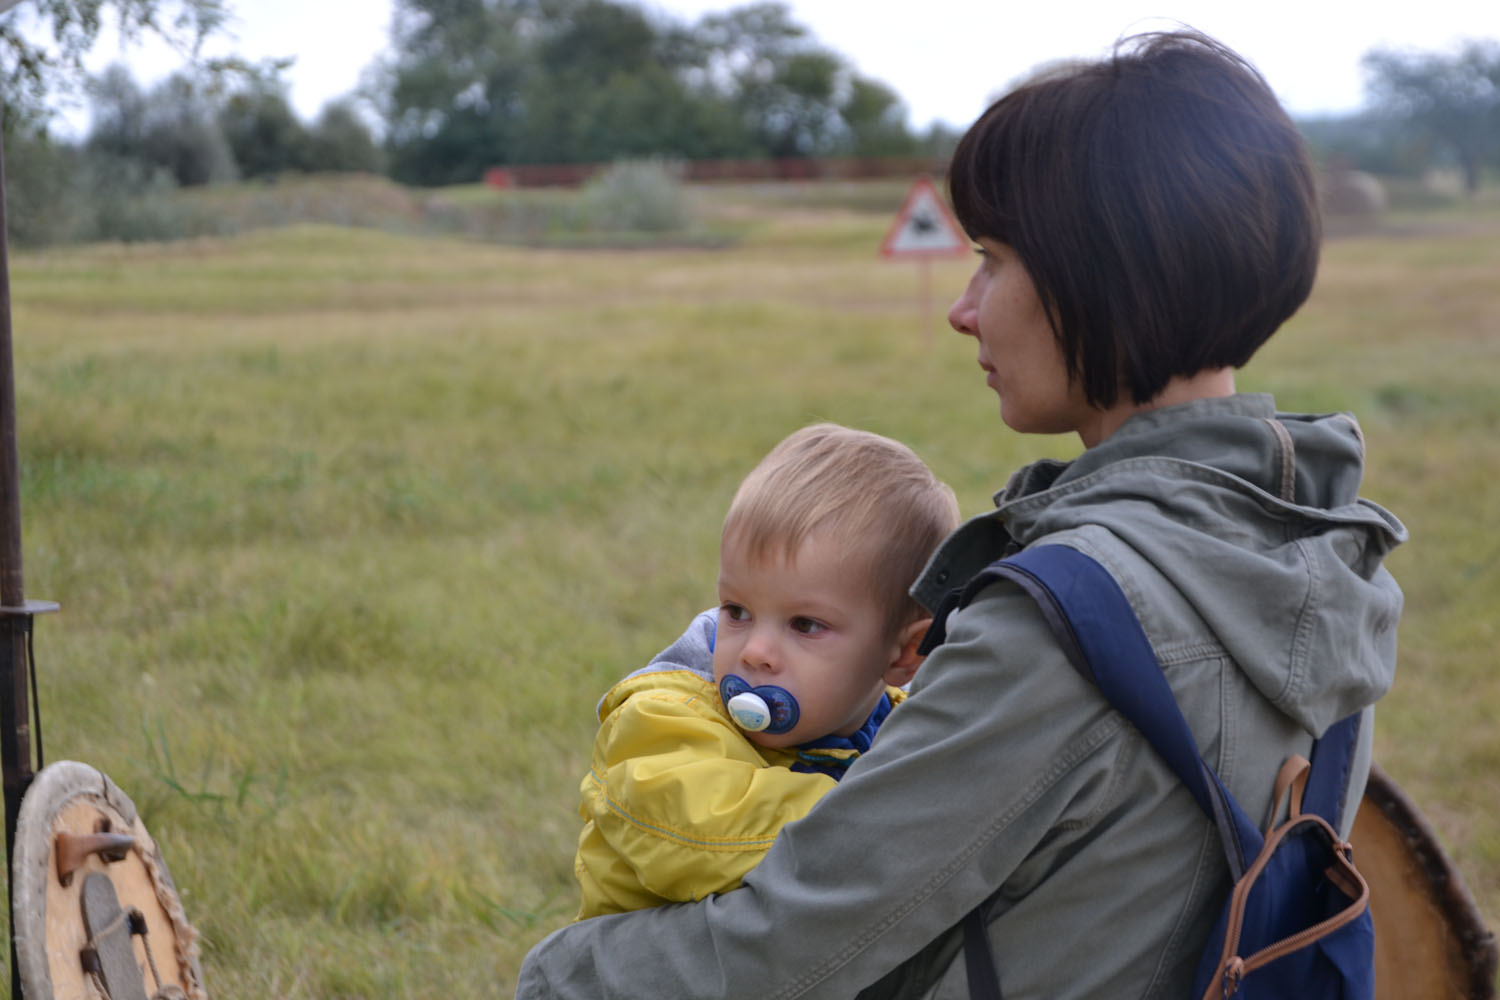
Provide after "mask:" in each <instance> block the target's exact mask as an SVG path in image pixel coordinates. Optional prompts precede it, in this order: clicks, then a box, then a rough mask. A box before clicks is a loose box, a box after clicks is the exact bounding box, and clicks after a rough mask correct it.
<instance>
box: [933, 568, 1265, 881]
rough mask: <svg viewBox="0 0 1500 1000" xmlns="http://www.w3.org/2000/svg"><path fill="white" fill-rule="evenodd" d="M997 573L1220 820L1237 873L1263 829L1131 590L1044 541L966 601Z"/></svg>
mask: <svg viewBox="0 0 1500 1000" xmlns="http://www.w3.org/2000/svg"><path fill="white" fill-rule="evenodd" d="M997 579H1007V580H1011V581H1013V582H1015V583H1016V584H1018V585H1019V586H1020V587H1021V589H1022V590H1024V591H1026V593H1027V594H1029V595H1031V597H1032V598H1033V599H1034V600H1035V601H1036V602H1037V605H1038V607H1039V608H1040V609H1041V612H1042V616H1043V617H1044V618H1045V619H1046V620H1047V624H1048V625H1049V626H1050V627H1051V629H1052V632H1053V634H1054V635H1055V636H1056V638H1057V640H1058V643H1059V644H1060V645H1061V647H1062V649H1063V652H1064V653H1065V654H1066V655H1067V657H1068V660H1069V662H1070V663H1072V664H1073V666H1074V668H1075V669H1077V670H1078V672H1079V673H1080V674H1082V675H1083V676H1084V677H1085V678H1086V679H1087V680H1090V681H1092V682H1093V683H1094V684H1095V685H1096V686H1097V687H1098V688H1099V690H1100V692H1101V693H1102V694H1103V695H1104V697H1105V698H1106V700H1108V701H1109V703H1110V704H1111V705H1113V706H1114V707H1115V709H1116V710H1117V711H1119V713H1120V714H1121V715H1123V716H1124V717H1125V718H1126V719H1127V720H1128V721H1129V722H1130V724H1131V725H1133V726H1134V727H1135V728H1136V729H1137V730H1138V731H1139V732H1140V733H1141V735H1143V736H1145V737H1146V739H1147V741H1148V742H1150V744H1151V745H1152V747H1154V748H1155V750H1156V752H1157V753H1158V754H1160V755H1161V757H1162V759H1163V760H1165V761H1166V762H1167V764H1168V765H1169V766H1170V767H1171V768H1172V771H1173V772H1174V773H1175V774H1176V775H1177V777H1178V778H1179V779H1180V780H1181V781H1182V783H1183V784H1184V785H1186V786H1187V788H1188V790H1189V791H1190V792H1192V794H1193V797H1194V798H1195V799H1196V800H1197V802H1198V805H1199V807H1200V808H1202V810H1203V812H1204V813H1205V814H1206V815H1207V816H1208V817H1209V818H1210V819H1211V820H1213V822H1214V825H1215V826H1216V827H1217V828H1218V830H1219V837H1220V840H1221V841H1222V842H1223V847H1224V855H1225V858H1226V859H1227V861H1228V862H1229V867H1230V871H1231V872H1232V873H1233V876H1234V878H1235V879H1236V880H1237V879H1239V877H1240V876H1241V875H1242V874H1243V873H1244V871H1245V868H1246V867H1247V866H1248V864H1249V861H1250V860H1251V859H1253V858H1254V857H1255V856H1256V854H1258V853H1259V852H1260V847H1261V844H1262V842H1263V838H1262V836H1261V833H1260V830H1259V829H1258V828H1257V827H1256V825H1255V824H1254V823H1253V822H1251V820H1250V818H1249V817H1248V816H1246V815H1245V812H1244V810H1242V809H1241V808H1240V806H1239V804H1238V803H1237V802H1235V800H1234V797H1233V796H1232V795H1230V793H1229V790H1228V789H1227V788H1225V787H1224V784H1223V783H1222V782H1221V781H1219V778H1218V775H1216V774H1215V773H1214V771H1213V769H1212V768H1211V767H1209V766H1208V764H1207V763H1206V762H1204V760H1203V758H1202V756H1200V755H1199V753H1198V744H1197V742H1196V741H1195V740H1194V739H1193V734H1192V731H1191V730H1190V729H1189V728H1188V724H1187V720H1186V719H1184V718H1183V717H1182V711H1181V710H1180V709H1179V708H1178V707H1177V700H1176V698H1174V697H1173V695H1172V689H1171V686H1170V685H1168V684H1167V679H1166V675H1165V674H1163V673H1162V669H1161V664H1160V663H1159V662H1158V661H1157V659H1156V653H1155V652H1154V651H1153V650H1152V648H1151V643H1150V641H1149V640H1148V639H1147V638H1146V633H1145V631H1144V630H1143V629H1142V628H1141V624H1140V621H1139V620H1138V619H1137V618H1136V616H1135V611H1134V610H1133V609H1132V608H1131V607H1130V602H1129V600H1127V599H1126V597H1125V593H1124V591H1122V590H1121V589H1120V585H1119V583H1117V582H1116V581H1115V578H1114V577H1113V576H1111V575H1110V573H1109V571H1108V570H1106V569H1105V568H1104V567H1103V566H1101V565H1099V563H1098V562H1096V561H1095V560H1094V559H1092V558H1090V557H1089V556H1087V555H1084V554H1083V553H1082V552H1079V551H1078V550H1077V549H1073V548H1069V547H1067V546H1065V545H1040V546H1036V547H1033V548H1029V549H1023V550H1022V551H1020V552H1018V553H1016V554H1015V555H1013V556H1010V557H1009V558H1007V559H1001V560H998V561H996V562H994V563H991V564H990V565H989V566H988V567H987V568H985V569H984V570H983V571H982V572H981V573H979V575H977V576H976V577H974V579H973V580H971V581H970V582H969V585H968V586H967V587H966V588H965V590H964V595H963V598H962V600H961V601H960V606H961V607H962V606H963V605H966V604H968V603H969V601H970V600H972V599H973V597H974V596H975V595H976V594H977V593H978V592H979V591H980V590H982V589H983V588H984V587H986V586H988V585H989V584H990V583H992V582H994V581H995V580H997Z"/></svg>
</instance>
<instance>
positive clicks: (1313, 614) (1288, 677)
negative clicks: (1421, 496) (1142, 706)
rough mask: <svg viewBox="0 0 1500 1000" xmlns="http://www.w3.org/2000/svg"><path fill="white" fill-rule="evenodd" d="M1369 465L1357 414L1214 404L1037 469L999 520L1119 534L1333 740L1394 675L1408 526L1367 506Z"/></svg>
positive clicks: (1000, 503) (1049, 529) (1146, 424)
mask: <svg viewBox="0 0 1500 1000" xmlns="http://www.w3.org/2000/svg"><path fill="white" fill-rule="evenodd" d="M1363 466H1364V440H1363V436H1362V435H1361V433H1360V430H1359V425H1358V424H1357V423H1356V422H1355V421H1354V418H1353V417H1351V416H1349V415H1347V414H1327V415H1321V416H1309V415H1298V414H1286V413H1277V412H1276V411H1275V407H1274V404H1273V403H1272V401H1271V398H1270V397H1269V396H1264V395H1240V396H1232V397H1227V398H1223V399H1203V400H1196V401H1193V402H1191V403H1186V404H1183V405H1180V406H1173V407H1164V408H1162V409H1159V410H1152V411H1148V412H1146V413H1142V414H1138V415H1136V416H1134V417H1132V418H1131V419H1130V420H1128V421H1127V422H1126V423H1125V424H1124V425H1123V426H1121V427H1120V429H1119V430H1117V431H1116V432H1115V433H1114V434H1113V435H1111V436H1110V437H1109V438H1107V439H1106V440H1105V441H1103V442H1101V443H1100V444H1098V445H1096V446H1095V447H1093V448H1091V449H1089V450H1088V451H1086V452H1084V453H1083V454H1082V455H1081V456H1079V457H1078V458H1077V459H1075V460H1074V461H1072V462H1067V463H1064V462H1053V461H1044V462H1038V463H1035V464H1033V465H1030V466H1027V467H1026V468H1024V469H1022V470H1020V471H1018V472H1017V473H1016V475H1015V476H1014V477H1012V479H1011V482H1010V483H1009V485H1007V486H1006V488H1005V489H1004V490H1003V491H1001V492H1000V493H999V494H997V495H996V497H995V502H996V507H997V510H996V511H995V513H994V514H991V515H988V516H990V517H997V518H998V519H999V520H1000V521H1001V523H1003V525H1004V528H1005V530H1006V531H1007V532H1008V533H1009V534H1010V536H1011V537H1012V538H1013V539H1014V540H1015V542H1017V543H1019V544H1020V545H1023V546H1024V545H1028V544H1031V543H1032V542H1035V541H1037V540H1039V539H1042V538H1043V537H1044V536H1047V535H1052V534H1054V533H1056V532H1059V531H1066V530H1068V529H1071V528H1077V527H1082V526H1084V525H1099V526H1101V527H1104V528H1106V529H1108V530H1109V531H1111V532H1112V533H1114V534H1115V535H1117V536H1119V537H1120V538H1121V539H1122V540H1123V541H1125V542H1126V543H1127V544H1128V545H1130V546H1131V547H1132V548H1133V549H1135V550H1136V551H1137V552H1139V553H1140V554H1141V555H1142V556H1143V557H1144V558H1145V559H1146V560H1147V561H1148V562H1150V563H1151V564H1152V565H1153V567H1154V568H1155V569H1156V570H1158V571H1159V572H1160V573H1161V574H1162V575H1163V576H1165V577H1166V578H1167V580H1168V581H1169V582H1171V583H1172V584H1173V585H1174V586H1175V587H1176V588H1177V590H1178V591H1179V592H1180V593H1181V594H1182V595H1183V596H1184V598H1185V599H1186V600H1187V601H1188V602H1189V603H1190V604H1191V605H1192V606H1193V608H1194V610H1196V611H1197V613H1198V614H1199V615H1200V616H1201V617H1202V618H1203V620H1204V621H1205V622H1206V623H1207V624H1208V626H1209V628H1210V630H1211V631H1212V632H1213V633H1214V634H1215V635H1216V636H1217V638H1218V639H1219V641H1220V642H1221V643H1222V645H1223V646H1224V649H1225V651H1226V652H1227V653H1228V654H1229V655H1230V656H1231V657H1232V658H1233V659H1234V660H1235V661H1236V662H1237V663H1238V664H1239V666H1240V668H1241V669H1242V670H1243V671H1244V672H1245V674H1246V675H1247V676H1248V677H1249V678H1250V679H1251V682H1252V683H1253V684H1255V686H1256V687H1257V688H1258V689H1259V690H1260V691H1261V693H1262V694H1264V695H1265V697H1266V698H1267V699H1269V700H1270V701H1271V702H1272V703H1273V704H1275V705H1276V706H1277V707H1278V708H1280V709H1281V710H1282V711H1283V712H1285V713H1286V714H1287V715H1289V716H1291V717H1292V718H1295V719H1296V720H1297V721H1298V722H1299V723H1301V724H1302V725H1303V726H1304V727H1305V728H1306V729H1307V730H1308V731H1310V732H1313V733H1321V732H1323V730H1324V729H1326V728H1327V727H1328V726H1329V725H1330V724H1332V723H1333V722H1335V721H1337V720H1338V719H1340V718H1343V717H1344V716H1345V715H1348V714H1349V713H1351V712H1353V711H1357V710H1359V709H1361V708H1363V707H1364V706H1367V705H1370V704H1372V703H1373V702H1374V701H1375V700H1377V699H1378V698H1379V697H1380V696H1381V695H1383V694H1384V693H1385V692H1386V691H1387V690H1388V689H1389V688H1390V685H1391V682H1392V680H1393V678H1394V674H1395V662H1396V628H1395V625H1396V621H1397V619H1398V618H1399V616H1400V613H1401V591H1400V588H1399V587H1397V585H1396V582H1395V580H1394V579H1392V577H1391V575H1390V574H1389V573H1388V572H1387V571H1386V570H1385V569H1384V568H1383V567H1382V565H1381V563H1382V560H1383V559H1384V558H1385V556H1386V554H1387V553H1388V552H1390V551H1391V549H1393V548H1394V547H1395V546H1397V545H1398V544H1400V543H1401V542H1403V541H1405V540H1406V528H1405V527H1404V526H1403V525H1402V524H1401V522H1400V521H1398V520H1397V519H1396V518H1395V517H1394V516H1392V515H1391V514H1390V513H1388V512H1387V511H1385V510H1384V509H1382V508H1381V507H1379V506H1378V505H1376V504H1373V503H1371V502H1369V501H1367V500H1363V499H1360V497H1359V496H1358V490H1359V485H1360V480H1361V476H1362V472H1363ZM1289 624H1291V625H1292V626H1293V627H1292V628H1291V629H1290V630H1289V629H1288V625H1289Z"/></svg>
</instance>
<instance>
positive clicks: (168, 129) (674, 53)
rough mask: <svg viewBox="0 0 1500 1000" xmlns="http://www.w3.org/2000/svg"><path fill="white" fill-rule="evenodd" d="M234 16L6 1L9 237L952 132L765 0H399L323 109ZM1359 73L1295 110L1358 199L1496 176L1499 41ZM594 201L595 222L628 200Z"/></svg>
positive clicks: (921, 144) (184, 9)
mask: <svg viewBox="0 0 1500 1000" xmlns="http://www.w3.org/2000/svg"><path fill="white" fill-rule="evenodd" d="M3 6H5V4H4V3H3V2H0V7H3ZM23 11H24V12H25V13H26V17H25V20H24V22H18V21H17V16H18V15H19V14H21V13H22V12H23ZM227 16H228V10H227V7H226V5H225V4H224V3H223V0H27V2H26V3H24V4H23V5H22V6H21V7H20V8H18V9H17V10H16V11H12V12H9V13H6V14H4V15H3V16H0V103H3V108H4V115H3V118H4V127H5V142H6V150H7V156H8V161H9V162H8V167H7V175H8V176H7V193H8V195H9V198H10V205H11V217H12V220H11V221H12V235H13V237H14V238H15V239H16V240H17V242H18V243H20V244H22V245H46V244H55V243H75V242H88V241H94V240H121V241H139V240H158V239H166V238H171V237H174V236H177V237H189V236H196V235H202V234H203V233H204V232H214V231H222V226H221V225H220V226H217V227H216V224H215V223H213V222H212V221H211V220H205V219H203V218H202V217H201V213H200V212H199V211H197V210H196V207H195V206H198V207H201V201H200V202H197V203H195V202H193V201H191V200H189V201H187V202H184V201H183V200H181V199H176V198H173V197H171V195H172V193H173V192H174V191H177V190H179V189H184V188H202V187H210V186H225V185H231V184H236V183H238V184H240V185H245V184H251V185H260V186H262V187H264V186H266V185H271V184H275V183H277V182H279V181H282V180H285V179H287V178H294V177H298V176H303V175H309V174H329V173H362V174H369V175H374V176H377V177H385V178H387V179H389V180H390V181H392V182H394V183H395V184H397V185H400V186H402V187H417V188H437V187H448V186H453V185H464V184H473V183H476V182H478V181H479V180H480V178H481V177H482V176H484V174H485V172H486V171H489V170H493V169H494V168H505V167H518V166H526V165H536V164H597V165H601V166H602V165H607V164H610V163H614V162H617V161H632V162H636V161H655V162H657V163H658V164H672V163H682V162H684V161H693V160H702V159H722V158H732V159H739V160H765V159H783V160H784V159H794V160H795V159H808V160H812V159H817V158H826V157H859V158H883V157H927V158H929V159H930V161H931V162H932V163H933V165H934V166H935V167H940V166H941V164H942V162H943V160H944V158H945V156H946V154H947V153H948V151H949V150H950V149H951V148H952V145H953V143H954V142H955V141H956V138H957V136H956V135H955V134H954V132H953V131H952V130H951V129H949V128H948V127H946V126H944V125H942V124H941V123H935V124H934V125H932V126H931V127H930V128H928V129H927V130H925V131H918V130H915V129H913V128H912V126H911V125H910V123H909V120H908V114H907V109H906V107H905V105H904V104H903V103H902V100H901V97H900V95H899V94H897V93H896V92H895V91H894V90H893V89H892V88H890V87H889V86H887V85H886V84H884V83H882V82H881V81H879V80H875V79H872V78H869V77H867V76H865V75H863V74H861V73H860V72H859V71H858V70H857V69H856V68H855V67H854V66H853V65H852V63H851V62H850V61H849V60H848V59H847V58H846V57H844V56H843V55H841V54H840V53H838V52H836V51H834V50H833V49H832V48H830V47H829V46H828V45H826V44H824V43H823V42H821V41H820V40H819V39H817V38H815V37H813V36H812V35H811V34H810V33H809V32H808V30H807V29H806V28H805V27H803V26H802V25H801V24H799V23H797V22H796V20H795V19H794V18H793V16H792V14H791V12H790V10H789V9H788V8H787V6H785V5H784V4H782V3H777V2H760V3H750V4H747V5H745V6H741V7H737V8H733V9H731V10H728V11H725V12H719V13H711V14H705V15H703V16H702V17H700V18H699V19H698V20H696V21H694V22H691V23H689V22H685V21H681V20H677V19H674V18H672V17H670V16H668V15H665V14H662V13H659V12H655V11H651V10H649V9H648V8H646V7H644V6H640V5H638V4H637V3H635V2H632V0H398V2H397V4H396V9H395V15H394V17H393V19H392V22H391V32H390V46H389V48H388V49H387V50H386V51H385V52H384V53H383V54H382V55H380V56H379V57H377V59H376V60H375V61H374V62H373V63H372V64H371V65H370V66H369V67H368V68H367V70H366V73H365V74H364V80H363V83H362V84H361V85H360V87H359V88H358V89H357V90H355V91H353V92H351V93H349V94H346V95H343V96H341V97H339V98H337V99H335V100H333V101H331V102H330V103H329V104H327V105H326V106H325V107H324V108H323V109H322V111H321V112H320V113H319V114H318V115H317V116H316V118H315V119H314V120H312V121H304V120H302V119H300V118H299V117H298V115H297V114H296V112H295V111H294V109H293V108H292V105H291V103H290V101H289V99H288V92H287V87H286V83H285V81H284V79H283V73H284V71H285V70H286V68H287V67H288V65H289V64H290V63H289V61H288V60H268V61H263V62H260V63H250V62H247V61H244V60H239V59H232V58H231V59H218V60H202V59H199V58H197V57H196V53H197V51H198V48H199V45H200V43H201V42H202V40H203V39H204V38H205V37H208V36H210V35H213V34H214V33H216V32H221V31H222V30H223V25H224V23H225V19H226V17H227ZM106 18H108V19H110V20H111V22H112V23H118V24H119V25H120V27H121V29H122V34H123V35H125V36H126V37H131V36H139V35H141V34H143V33H146V32H154V33H156V34H159V35H162V36H164V37H166V38H167V39H168V40H169V41H171V42H172V43H173V45H174V46H176V47H177V48H178V49H179V50H180V51H181V52H182V53H183V57H184V68H183V69H182V70H181V71H179V72H178V73H176V74H175V75H173V76H170V77H168V78H167V79H165V80H162V81H160V82H157V83H155V84H152V85H150V86H143V85H142V84H140V83H138V82H137V81H136V80H135V79H134V78H133V77H132V76H131V73H130V71H129V70H128V69H127V68H126V67H124V66H123V65H115V66H111V67H109V68H108V69H106V70H104V71H103V72H102V73H99V74H97V75H93V76H90V75H89V74H87V73H86V72H85V71H84V68H83V56H84V55H85V54H87V52H88V51H89V50H90V47H91V46H92V44H93V42H94V41H95V39H96V38H97V35H98V32H99V30H100V27H101V25H102V24H103V22H104V20H105V19H106ZM23 28H24V30H23ZM1364 70H1365V74H1366V84H1367V88H1366V93H1367V101H1366V106H1365V108H1364V109H1363V110H1361V111H1359V112H1356V113H1352V114H1347V115H1337V116H1322V117H1315V118H1307V119H1304V120H1302V121H1301V122H1300V123H1299V124H1300V125H1301V126H1302V128H1303V130H1304V132H1305V134H1306V135H1307V138H1308V141H1309V144H1310V146H1311V148H1312V150H1313V152H1314V154H1315V156H1316V157H1317V159H1318V160H1319V162H1320V163H1322V164H1323V165H1324V166H1325V168H1326V169H1327V170H1328V171H1330V173H1331V174H1335V175H1338V176H1340V177H1343V176H1346V175H1347V174H1349V173H1351V172H1357V173H1360V174H1368V175H1373V176H1377V177H1379V178H1380V181H1381V184H1382V188H1381V194H1380V195H1379V196H1378V197H1376V198H1375V200H1374V201H1373V202H1371V201H1370V199H1369V198H1365V199H1364V200H1363V201H1361V202H1359V205H1362V206H1363V207H1364V210H1365V211H1366V212H1367V213H1368V212H1370V211H1377V210H1380V209H1383V208H1385V207H1388V206H1392V205H1394V206H1395V207H1400V204H1401V202H1402V201H1403V199H1404V200H1405V201H1407V202H1413V201H1422V202H1427V203H1431V202H1434V201H1444V200H1447V201H1455V200H1459V199H1462V198H1465V197H1468V198H1473V197H1475V196H1477V195H1478V193H1479V192H1480V191H1481V189H1482V188H1483V187H1484V186H1485V184H1486V180H1487V178H1491V177H1493V176H1496V175H1500V41H1496V40H1487V39H1475V40H1469V41H1466V42H1463V43H1461V44H1460V45H1459V46H1458V47H1457V48H1456V49H1455V50H1453V51H1451V52H1415V51H1402V50H1394V49H1390V50H1386V49H1380V50H1374V51H1371V52H1369V53H1367V55H1366V56H1365V59H1364ZM64 98H66V99H71V100H74V101H75V102H82V104H83V105H84V107H85V108H86V110H87V112H88V122H89V124H88V126H87V129H86V132H85V134H83V135H82V136H81V137H74V136H70V135H66V134H65V133H64V131H63V130H61V129H60V128H59V127H58V122H59V119H58V118H57V113H56V108H57V107H58V106H59V101H60V100H62V99H64ZM675 173H679V171H673V170H672V169H670V168H668V169H664V170H662V171H661V172H660V174H661V175H660V176H658V177H655V178H654V179H653V180H652V182H651V183H652V184H653V185H655V186H656V187H658V188H659V187H661V185H662V183H663V182H664V180H670V179H671V178H672V176H673V175H674V174H675ZM642 176H644V175H641V174H640V173H639V172H637V175H636V176H635V180H636V182H637V186H638V185H639V183H641V177H642ZM619 180H620V178H619V177H615V178H613V179H611V180H607V181H602V183H605V184H606V185H614V186H615V187H616V188H618V186H619V184H618V182H619ZM1367 186H1368V185H1367ZM251 200H256V199H254V198H251ZM585 200H587V199H585ZM258 203H262V204H264V203H267V199H265V198H260V199H258ZM307 207H308V206H307V205H303V208H307ZM314 207H316V206H314ZM1356 207H1358V206H1356ZM1425 207H1430V205H1428V206H1425ZM440 208H441V206H440ZM527 210H528V211H530V209H529V208H528V209H527ZM336 211H343V209H337V210H336ZM446 211H447V210H446V209H441V210H439V211H437V212H435V213H433V212H429V213H428V215H431V216H433V217H434V218H436V219H437V221H438V229H439V230H442V231H446V230H451V229H452V228H453V224H452V221H451V219H450V218H449V215H451V212H448V214H445V212H446ZM241 214H242V215H243V213H241ZM280 214H286V213H285V212H281V213H280ZM345 214H346V215H347V214H348V213H347V211H345ZM377 214H378V213H377ZM405 214H406V215H411V214H412V213H410V212H408V213H405ZM418 214H420V213H418ZM594 214H596V215H597V216H598V218H599V219H600V220H601V223H600V225H601V226H602V227H603V228H604V229H606V230H608V229H609V228H610V227H611V226H615V227H617V226H618V220H619V217H620V214H621V213H620V208H619V206H613V207H611V208H609V209H607V210H601V211H596V212H595V213H594ZM534 215H535V213H533V216H532V221H531V223H528V225H526V226H521V227H520V229H521V230H524V231H525V232H527V233H529V234H530V237H531V238H532V241H535V239H536V238H537V234H538V232H542V233H543V234H544V235H545V234H551V235H556V234H557V233H558V232H559V231H560V230H559V227H558V225H556V220H555V219H549V220H548V221H546V224H545V225H543V226H542V227H541V229H540V230H538V228H537V225H535V217H534ZM312 217H313V218H315V219H321V220H322V221H331V222H338V221H340V220H339V219H338V218H324V217H322V216H320V215H318V214H317V213H316V211H315V212H314V214H313V216H312ZM307 218H308V217H307V216H304V217H303V218H302V219H300V220H299V221H307ZM242 221H243V222H245V224H252V220H248V219H242ZM564 221H565V223H566V224H565V225H563V226H562V227H561V230H562V231H565V230H567V229H568V226H570V225H575V226H576V223H577V213H576V212H575V213H574V214H573V218H572V219H571V220H564ZM274 222H275V220H274V219H272V220H268V221H267V224H274ZM466 225H468V227H469V228H471V229H474V228H478V229H481V230H483V229H485V228H486V226H485V225H484V224H478V225H477V227H476V225H474V224H466ZM489 228H490V229H493V227H489ZM513 230H515V227H514V226H512V227H511V228H510V229H506V231H507V232H511V231H513ZM650 231H660V230H650ZM549 238H550V237H549Z"/></svg>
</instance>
